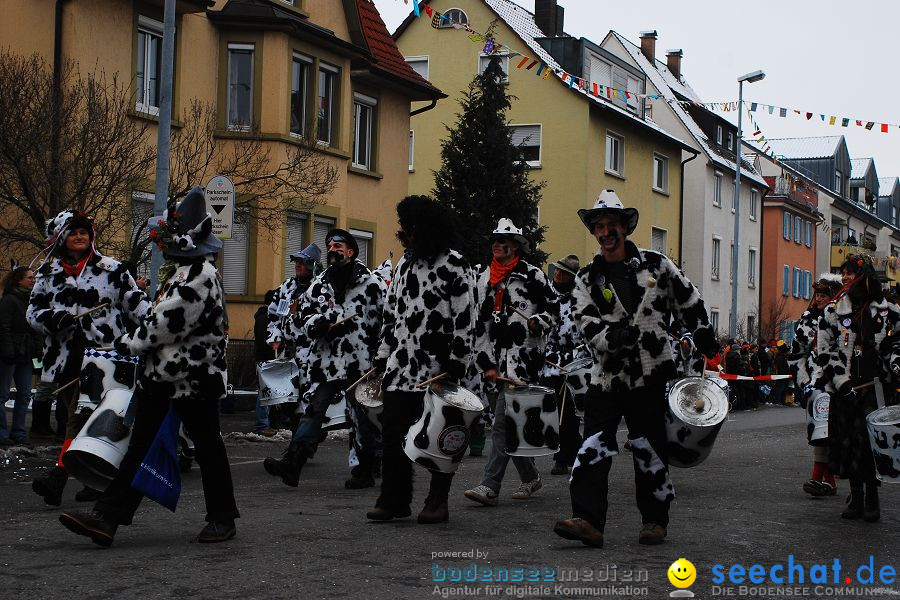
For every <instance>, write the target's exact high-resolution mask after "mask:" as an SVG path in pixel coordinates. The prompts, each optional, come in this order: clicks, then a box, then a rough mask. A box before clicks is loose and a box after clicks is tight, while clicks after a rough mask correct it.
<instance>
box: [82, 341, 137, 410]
mask: <svg viewBox="0 0 900 600" xmlns="http://www.w3.org/2000/svg"><path fill="white" fill-rule="evenodd" d="M139 361H140V359H139V358H138V357H137V356H123V355H121V354H119V353H118V352H114V351H112V350H97V349H96V348H85V350H84V358H82V361H81V377H80V381H79V396H78V410H79V411H81V410H82V409H87V410H94V409H95V408H97V407H98V406H99V405H100V403H101V402H103V397H104V395H105V394H106V392H108V391H109V390H134V385H135V381H136V378H137V366H138V363H139Z"/></svg>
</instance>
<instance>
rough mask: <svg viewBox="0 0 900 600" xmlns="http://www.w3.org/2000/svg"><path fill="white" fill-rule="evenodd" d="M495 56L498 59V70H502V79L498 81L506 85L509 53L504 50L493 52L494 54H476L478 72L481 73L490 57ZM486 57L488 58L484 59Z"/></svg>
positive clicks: (507, 81)
mask: <svg viewBox="0 0 900 600" xmlns="http://www.w3.org/2000/svg"><path fill="white" fill-rule="evenodd" d="M494 56H496V57H497V58H499V59H500V70H501V71H503V79H501V80H500V83H502V84H503V85H506V84H508V83H509V54H508V53H505V52H495V53H494V54H485V53H483V52H482V53H481V54H479V55H478V74H479V75H481V74H482V73H484V71H485V70H486V69H487V66H488V63H489V62H490V59H491V58H492V57H494ZM484 59H488V60H484Z"/></svg>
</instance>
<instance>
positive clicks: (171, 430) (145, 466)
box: [131, 407, 181, 512]
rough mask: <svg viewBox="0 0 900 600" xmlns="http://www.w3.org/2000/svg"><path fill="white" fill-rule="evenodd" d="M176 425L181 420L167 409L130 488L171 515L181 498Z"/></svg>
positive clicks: (179, 423) (170, 409)
mask: <svg viewBox="0 0 900 600" xmlns="http://www.w3.org/2000/svg"><path fill="white" fill-rule="evenodd" d="M180 426H181V419H179V418H178V417H177V416H176V415H175V412H174V411H173V410H172V408H171V407H169V412H168V413H167V414H166V418H165V419H163V422H162V424H161V425H160V426H159V431H157V432H156V437H155V438H153V443H152V444H150V448H149V450H147V455H146V456H145V457H144V460H143V462H141V466H140V467H138V470H137V473H135V475H134V479H133V480H132V481H131V487H132V488H134V489H136V490H137V491H139V492H140V493H142V494H143V495H145V496H146V497H147V498H150V499H151V500H153V501H154V502H158V503H159V504H162V505H163V506H165V507H166V508H168V509H169V510H171V511H172V512H175V506H176V505H177V504H178V497H179V496H180V495H181V470H180V469H179V466H178V428H179V427H180Z"/></svg>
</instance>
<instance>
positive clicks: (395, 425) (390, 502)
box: [375, 392, 454, 511]
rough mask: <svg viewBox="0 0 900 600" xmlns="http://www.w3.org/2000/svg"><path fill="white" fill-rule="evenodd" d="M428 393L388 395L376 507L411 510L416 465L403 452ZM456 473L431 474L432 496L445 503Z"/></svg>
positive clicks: (386, 396) (386, 393) (385, 394)
mask: <svg viewBox="0 0 900 600" xmlns="http://www.w3.org/2000/svg"><path fill="white" fill-rule="evenodd" d="M424 400H425V392H384V410H383V412H382V413H381V414H382V423H381V426H382V431H381V435H382V443H383V444H384V455H383V457H382V465H381V495H380V496H379V497H378V501H377V502H375V506H377V507H379V508H387V509H390V510H395V511H400V510H403V509H406V508H409V505H410V504H411V503H412V493H413V463H412V461H411V460H410V459H409V457H408V456H406V453H405V452H404V451H403V438H404V437H405V436H406V432H407V431H409V428H410V427H411V426H412V424H413V423H415V422H416V421H417V420H418V419H419V417H421V416H422V409H423V406H424ZM453 475H454V474H453V473H441V472H439V471H431V482H430V485H429V489H428V495H429V497H431V498H432V499H444V498H446V497H447V495H448V494H449V493H450V484H451V483H452V482H453Z"/></svg>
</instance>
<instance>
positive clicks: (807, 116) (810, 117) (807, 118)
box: [806, 112, 812, 121]
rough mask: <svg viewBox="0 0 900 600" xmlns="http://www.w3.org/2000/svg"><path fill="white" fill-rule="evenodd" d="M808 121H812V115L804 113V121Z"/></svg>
mask: <svg viewBox="0 0 900 600" xmlns="http://www.w3.org/2000/svg"><path fill="white" fill-rule="evenodd" d="M810 119H812V113H811V112H808V113H806V120H807V121H809V120H810Z"/></svg>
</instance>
